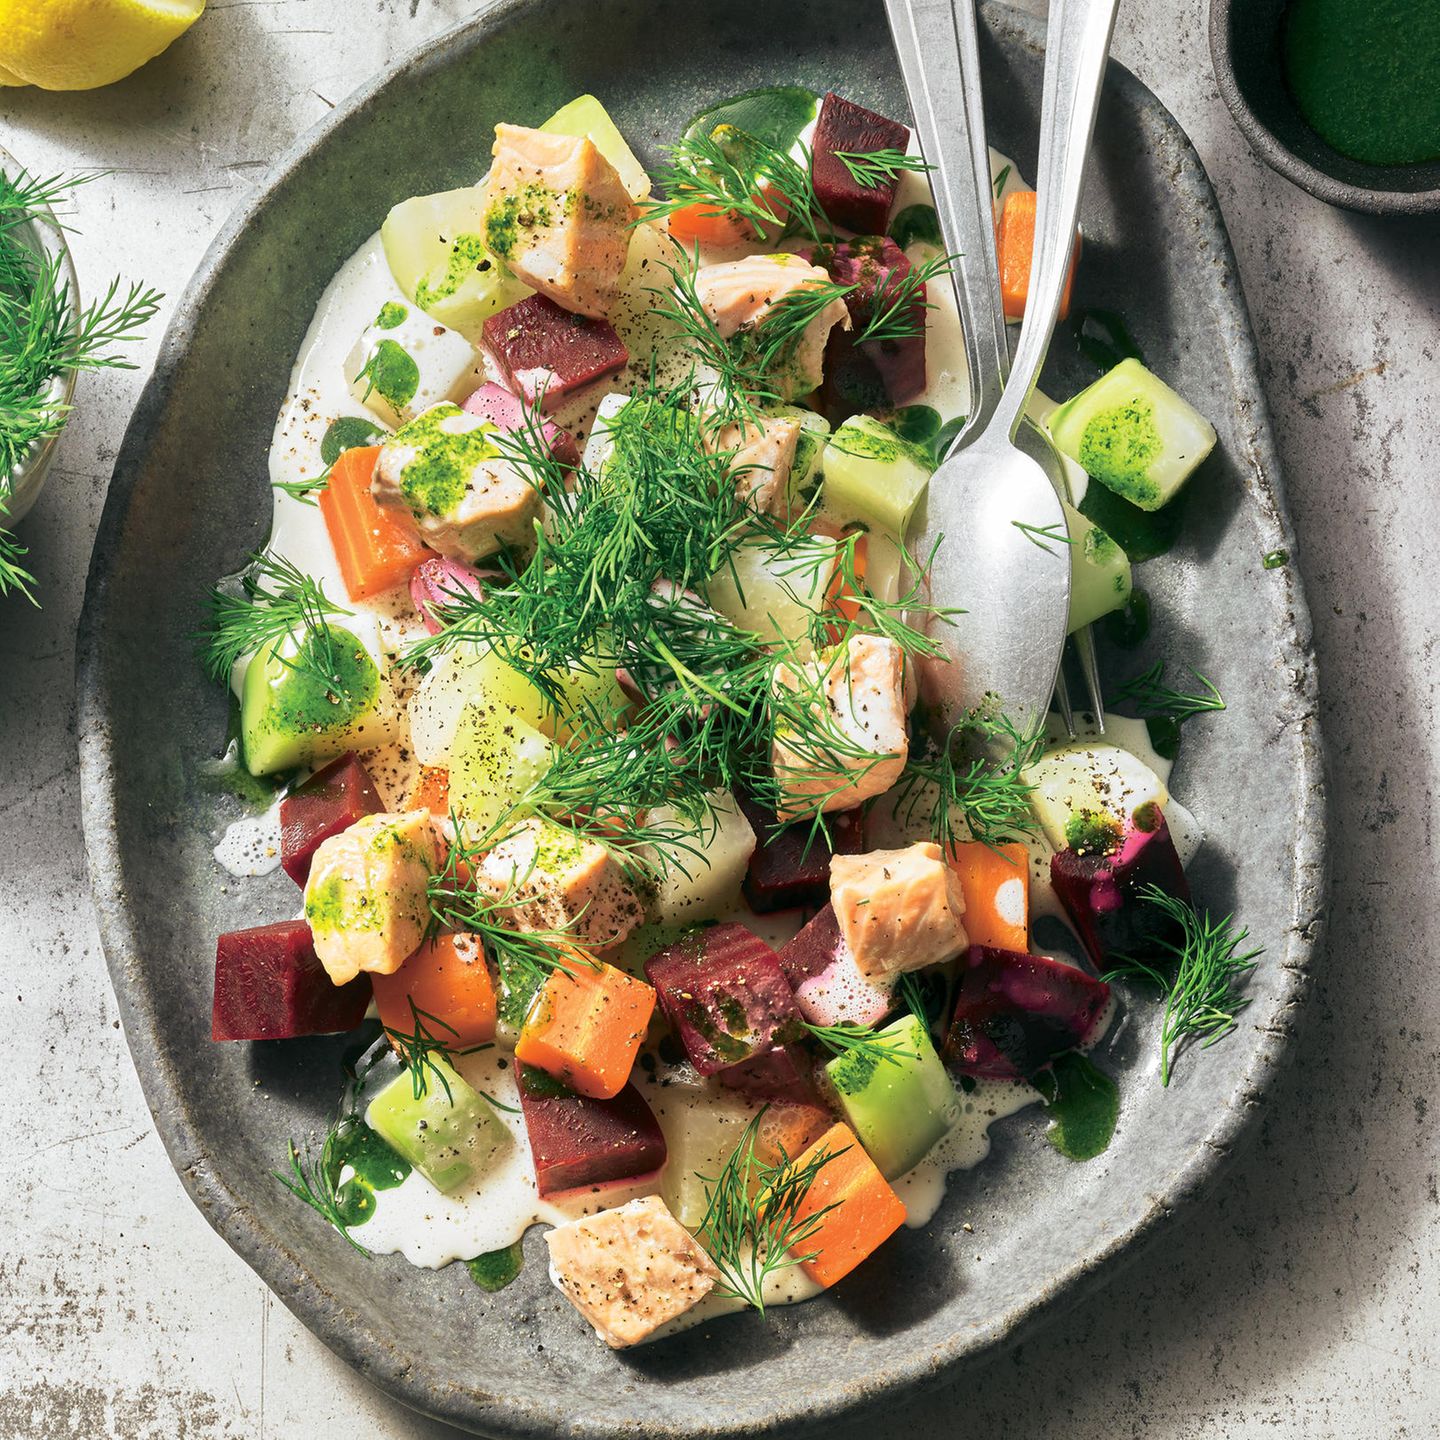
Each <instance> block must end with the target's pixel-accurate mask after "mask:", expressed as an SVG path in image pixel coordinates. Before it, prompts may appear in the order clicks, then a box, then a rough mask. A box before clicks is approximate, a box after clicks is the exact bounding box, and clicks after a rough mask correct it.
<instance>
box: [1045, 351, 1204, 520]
mask: <svg viewBox="0 0 1440 1440" xmlns="http://www.w3.org/2000/svg"><path fill="white" fill-rule="evenodd" d="M1050 434H1051V435H1052V436H1053V437H1054V440H1055V443H1056V445H1058V446H1059V447H1060V449H1061V450H1062V451H1064V453H1065V454H1067V455H1069V456H1070V457H1071V458H1072V459H1074V460H1077V461H1078V462H1079V463H1080V464H1081V465H1082V466H1083V467H1084V469H1085V471H1086V473H1087V474H1088V475H1090V476H1091V478H1092V479H1095V480H1098V481H1099V482H1100V483H1101V484H1102V485H1104V486H1106V487H1107V488H1108V489H1110V490H1113V491H1114V492H1115V494H1117V495H1119V496H1121V497H1122V498H1123V499H1126V500H1128V501H1130V502H1131V504H1133V505H1138V506H1139V507H1140V509H1142V510H1158V509H1159V508H1160V507H1161V506H1162V505H1165V504H1167V503H1168V502H1169V501H1171V500H1173V499H1174V498H1175V495H1176V492H1177V491H1178V490H1179V489H1180V487H1181V486H1182V485H1183V484H1184V483H1185V482H1186V480H1188V479H1189V478H1190V476H1191V474H1192V473H1193V472H1194V470H1195V467H1196V466H1197V465H1199V463H1200V462H1201V461H1202V460H1203V459H1204V458H1205V457H1206V456H1207V455H1208V454H1209V453H1210V452H1211V450H1213V449H1214V448H1215V427H1214V426H1213V425H1211V423H1210V422H1209V421H1208V420H1207V419H1206V418H1205V417H1204V416H1203V415H1202V414H1200V412H1199V411H1198V410H1196V409H1195V407H1194V406H1193V405H1190V404H1188V403H1187V402H1186V401H1184V400H1182V399H1181V398H1180V396H1179V395H1177V394H1176V393H1175V392H1174V391H1173V390H1172V389H1171V388H1170V387H1169V386H1168V385H1167V384H1166V383H1165V382H1164V381H1163V380H1161V379H1159V378H1157V377H1156V376H1154V375H1152V374H1151V373H1150V372H1149V371H1148V370H1147V369H1146V368H1145V367H1144V366H1143V365H1142V364H1141V363H1140V362H1139V361H1138V360H1122V361H1121V362H1120V363H1119V364H1118V365H1117V366H1116V367H1115V368H1114V369H1113V370H1111V371H1109V372H1108V373H1107V374H1105V375H1102V376H1101V377H1100V379H1098V380H1097V381H1096V382H1095V383H1094V384H1093V385H1091V386H1088V387H1087V388H1086V389H1084V390H1082V391H1081V392H1080V393H1079V394H1078V395H1077V396H1076V397H1075V398H1074V399H1073V400H1069V401H1067V402H1066V403H1065V404H1063V405H1062V406H1060V408H1059V409H1058V410H1057V411H1056V412H1055V413H1054V415H1052V416H1051V417H1050Z"/></svg>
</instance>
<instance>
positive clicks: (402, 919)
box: [305, 810, 437, 985]
mask: <svg viewBox="0 0 1440 1440" xmlns="http://www.w3.org/2000/svg"><path fill="white" fill-rule="evenodd" d="M436 860H437V848H436V840H435V829H434V825H433V823H432V821H431V818H430V812H429V811H428V810H411V811H407V812H406V813H405V814H403V815H390V814H385V813H383V812H382V813H381V814H378V815H367V816H365V817H364V818H363V819H361V820H357V821H356V822H355V824H353V825H352V826H351V827H350V828H349V829H348V830H346V831H344V832H343V833H342V834H340V835H334V836H331V838H330V839H328V840H326V841H324V842H323V843H322V844H321V845H320V846H319V848H318V849H317V850H316V851H315V858H314V860H313V861H312V862H311V865H310V876H309V878H308V879H307V880H306V882H305V919H306V921H307V922H308V923H309V926H310V933H311V934H312V936H313V937H314V940H315V953H316V954H317V955H318V956H319V957H320V961H321V963H322V964H323V965H324V966H325V969H326V971H327V973H328V974H329V976H330V978H331V980H333V981H334V982H335V984H337V985H344V984H345V983H346V982H347V981H350V980H353V979H354V978H355V977H356V976H357V975H358V974H360V972H361V971H362V970H369V971H374V972H376V973H377V974H381V975H388V974H390V973H391V972H392V971H395V970H398V969H399V968H400V966H401V965H402V964H403V963H404V962H405V958H406V957H407V956H408V955H410V954H411V953H412V952H413V951H414V950H415V948H416V947H417V946H418V945H419V944H420V942H421V940H423V939H424V938H425V929H426V926H427V925H428V924H429V922H430V901H429V893H428V889H429V881H430V875H431V873H432V872H433V871H434V869H435V866H436Z"/></svg>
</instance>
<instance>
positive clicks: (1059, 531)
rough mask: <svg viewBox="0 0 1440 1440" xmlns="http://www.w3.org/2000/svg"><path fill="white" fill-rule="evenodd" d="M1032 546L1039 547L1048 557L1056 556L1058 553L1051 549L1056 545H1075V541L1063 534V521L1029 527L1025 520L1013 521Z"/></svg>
mask: <svg viewBox="0 0 1440 1440" xmlns="http://www.w3.org/2000/svg"><path fill="white" fill-rule="evenodd" d="M1010 523H1011V524H1012V525H1013V526H1014V527H1015V528H1016V529H1017V530H1018V531H1019V532H1020V533H1021V534H1022V535H1023V536H1024V537H1025V538H1026V539H1027V540H1028V541H1029V542H1030V543H1031V544H1032V545H1038V546H1039V547H1040V549H1042V550H1043V551H1044V552H1045V553H1046V554H1047V555H1054V554H1055V553H1056V552H1055V551H1054V550H1052V549H1051V548H1050V546H1051V545H1052V544H1055V545H1073V544H1074V543H1075V542H1074V540H1073V539H1072V538H1071V537H1070V536H1069V535H1068V534H1065V533H1063V525H1062V522H1061V521H1058V520H1057V521H1056V522H1055V523H1054V524H1053V525H1027V524H1026V523H1025V522H1024V521H1023V520H1012V521H1011V522H1010Z"/></svg>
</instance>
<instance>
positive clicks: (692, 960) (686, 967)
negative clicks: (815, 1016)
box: [645, 924, 800, 1075]
mask: <svg viewBox="0 0 1440 1440" xmlns="http://www.w3.org/2000/svg"><path fill="white" fill-rule="evenodd" d="M645 978H646V979H647V980H649V982H650V983H651V984H652V985H653V986H654V987H655V992H656V997H657V999H658V1000H659V1002H660V1008H661V1009H662V1010H663V1011H664V1012H665V1017H666V1019H668V1020H669V1021H670V1023H671V1024H672V1025H673V1026H674V1027H675V1031H676V1033H677V1034H678V1035H679V1037H680V1043H681V1044H682V1045H683V1046H684V1047H685V1054H686V1055H687V1056H688V1057H689V1060H690V1063H691V1064H692V1065H693V1066H694V1067H695V1068H696V1069H697V1070H698V1071H699V1072H700V1073H701V1074H702V1075H714V1074H716V1073H717V1072H719V1071H721V1070H723V1069H725V1067H726V1066H728V1065H738V1064H739V1063H740V1062H741V1061H742V1060H748V1059H750V1057H751V1056H752V1055H758V1054H761V1053H763V1052H764V1051H766V1050H769V1049H770V1048H771V1047H772V1046H774V1045H779V1044H784V1043H785V1042H786V1041H787V1040H794V1039H798V1038H799V1035H800V1012H799V1011H798V1010H796V1008H795V997H794V996H793V995H792V994H791V993H790V986H789V985H788V984H787V983H786V980H785V976H784V975H783V974H782V973H781V970H780V961H779V958H778V957H777V956H776V954H775V952H774V951H773V950H772V949H771V948H770V947H769V946H768V945H767V944H766V943H765V942H764V941H763V940H762V939H760V937H759V936H758V935H754V934H752V933H751V932H750V931H749V930H747V929H746V928H745V926H743V925H736V924H729V925H716V926H713V927H712V928H711V929H709V930H702V931H701V932H700V933H699V934H697V935H692V936H687V937H686V938H685V939H684V940H680V941H677V942H676V943H675V944H674V945H671V946H668V947H667V948H666V949H664V950H662V951H660V953H659V954H658V955H652V956H651V957H650V958H649V959H648V960H647V961H646V962H645Z"/></svg>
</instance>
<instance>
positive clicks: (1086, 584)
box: [1060, 500, 1133, 632]
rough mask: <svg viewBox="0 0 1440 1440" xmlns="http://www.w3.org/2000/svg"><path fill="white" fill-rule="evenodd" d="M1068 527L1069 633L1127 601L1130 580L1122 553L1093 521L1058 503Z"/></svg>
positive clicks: (1068, 506)
mask: <svg viewBox="0 0 1440 1440" xmlns="http://www.w3.org/2000/svg"><path fill="white" fill-rule="evenodd" d="M1060 503H1061V505H1063V506H1064V509H1065V521H1066V524H1067V525H1068V526H1069V528H1070V619H1069V623H1068V627H1067V628H1068V629H1069V630H1071V631H1072V632H1073V631H1075V630H1078V629H1080V627H1081V626H1082V625H1089V624H1091V623H1093V622H1094V621H1096V620H1098V619H1099V618H1100V617H1101V616H1102V615H1108V614H1109V613H1110V612H1111V611H1112V610H1119V609H1120V608H1121V606H1123V605H1124V604H1125V602H1126V601H1127V600H1128V599H1129V598H1130V591H1131V589H1132V588H1133V580H1132V577H1131V574H1130V560H1129V557H1128V556H1127V555H1126V554H1125V552H1124V551H1123V550H1122V549H1121V548H1120V547H1119V545H1117V544H1116V543H1115V541H1114V540H1112V539H1111V538H1110V537H1109V536H1108V535H1107V534H1106V533H1105V532H1104V531H1103V530H1102V529H1101V528H1100V527H1099V526H1098V525H1097V524H1096V523H1095V522H1094V521H1093V520H1090V519H1088V518H1087V517H1086V516H1084V515H1082V514H1081V513H1080V512H1079V511H1078V510H1077V509H1075V507H1074V506H1073V505H1068V504H1066V503H1065V502H1064V501H1063V500H1062V501H1061V502H1060Z"/></svg>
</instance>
